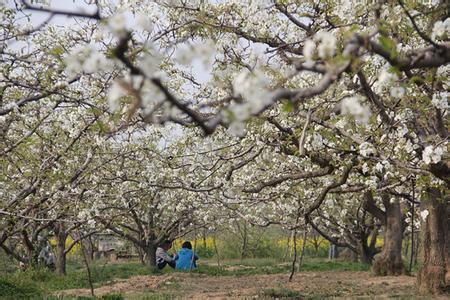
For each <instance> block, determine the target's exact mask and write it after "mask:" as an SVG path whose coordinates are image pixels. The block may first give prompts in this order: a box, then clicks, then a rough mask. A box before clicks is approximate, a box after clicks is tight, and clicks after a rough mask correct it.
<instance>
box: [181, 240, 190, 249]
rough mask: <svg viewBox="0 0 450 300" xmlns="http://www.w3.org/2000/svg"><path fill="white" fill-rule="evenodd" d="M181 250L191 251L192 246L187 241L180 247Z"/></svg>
mask: <svg viewBox="0 0 450 300" xmlns="http://www.w3.org/2000/svg"><path fill="white" fill-rule="evenodd" d="M181 248H187V249H191V250H192V244H191V242H189V241H186V242H184V243H183V245H181Z"/></svg>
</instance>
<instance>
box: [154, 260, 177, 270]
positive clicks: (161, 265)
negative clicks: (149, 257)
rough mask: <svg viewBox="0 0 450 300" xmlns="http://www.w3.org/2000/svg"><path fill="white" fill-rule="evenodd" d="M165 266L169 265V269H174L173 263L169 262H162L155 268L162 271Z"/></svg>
mask: <svg viewBox="0 0 450 300" xmlns="http://www.w3.org/2000/svg"><path fill="white" fill-rule="evenodd" d="M166 265H169V266H170V267H172V269H175V261H170V262H167V261H162V262H160V263H158V264H157V267H158V269H160V270H162V269H164V267H165V266H166Z"/></svg>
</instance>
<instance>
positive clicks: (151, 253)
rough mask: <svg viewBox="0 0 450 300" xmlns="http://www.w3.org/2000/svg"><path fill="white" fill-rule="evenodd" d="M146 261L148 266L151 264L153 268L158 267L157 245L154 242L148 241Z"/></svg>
mask: <svg viewBox="0 0 450 300" xmlns="http://www.w3.org/2000/svg"><path fill="white" fill-rule="evenodd" d="M144 251H145V254H146V255H145V262H146V264H147V265H148V266H150V267H151V268H155V267H156V245H154V244H153V243H151V242H150V243H148V244H146V246H145V249H144Z"/></svg>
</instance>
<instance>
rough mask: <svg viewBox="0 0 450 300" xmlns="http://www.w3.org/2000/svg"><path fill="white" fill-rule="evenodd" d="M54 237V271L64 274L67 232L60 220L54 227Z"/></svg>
mask: <svg viewBox="0 0 450 300" xmlns="http://www.w3.org/2000/svg"><path fill="white" fill-rule="evenodd" d="M54 231H55V238H56V273H57V274H58V275H66V252H65V250H66V240H67V236H68V234H67V233H66V231H65V228H64V225H63V224H62V223H61V222H60V223H57V224H55V227H54Z"/></svg>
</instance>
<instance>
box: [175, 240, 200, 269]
mask: <svg viewBox="0 0 450 300" xmlns="http://www.w3.org/2000/svg"><path fill="white" fill-rule="evenodd" d="M197 260H198V256H197V254H195V253H194V252H193V251H192V244H191V242H189V241H186V242H184V243H183V244H182V245H181V250H180V251H178V253H177V255H176V256H175V261H176V266H175V269H177V270H190V268H191V263H192V269H195V268H197Z"/></svg>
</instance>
